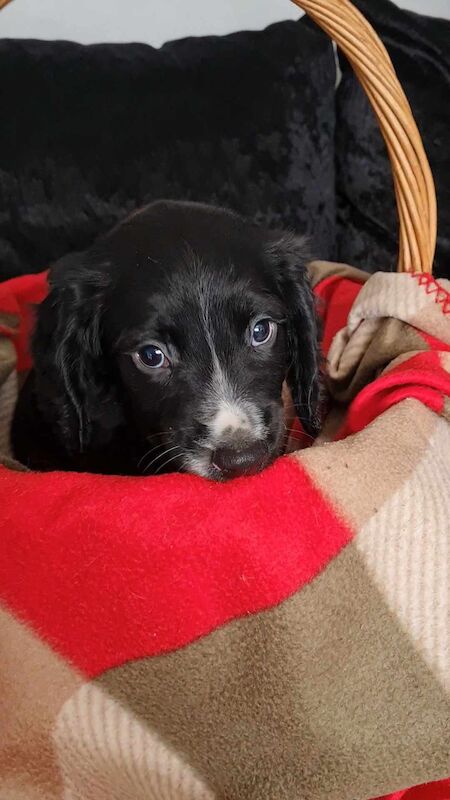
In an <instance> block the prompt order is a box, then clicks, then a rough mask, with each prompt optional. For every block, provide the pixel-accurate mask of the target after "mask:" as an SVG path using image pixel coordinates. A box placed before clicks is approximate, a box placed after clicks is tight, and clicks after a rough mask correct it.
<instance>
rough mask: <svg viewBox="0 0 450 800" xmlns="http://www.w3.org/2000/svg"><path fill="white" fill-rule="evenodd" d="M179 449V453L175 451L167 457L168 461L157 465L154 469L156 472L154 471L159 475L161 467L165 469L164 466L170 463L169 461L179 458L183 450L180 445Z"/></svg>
mask: <svg viewBox="0 0 450 800" xmlns="http://www.w3.org/2000/svg"><path fill="white" fill-rule="evenodd" d="M179 449H180V452H179V453H175V455H174V456H172V457H171V458H169V459H168V461H165V462H164V464H161V466H159V467H158V469H157V470H156V473H155V474H156V475H159V473H160V472H161V471H162V470H163V469H165V468H166V467H168V466H169V464H171V463H172V461H175V459H176V458H180V455H183V451H182V449H181V447H180V448H179Z"/></svg>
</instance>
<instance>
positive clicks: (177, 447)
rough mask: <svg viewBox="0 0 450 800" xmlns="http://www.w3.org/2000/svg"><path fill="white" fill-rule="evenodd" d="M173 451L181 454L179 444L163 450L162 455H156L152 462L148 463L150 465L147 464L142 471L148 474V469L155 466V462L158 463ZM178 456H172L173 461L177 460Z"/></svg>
mask: <svg viewBox="0 0 450 800" xmlns="http://www.w3.org/2000/svg"><path fill="white" fill-rule="evenodd" d="M173 450H178V451H179V452H181V453H182V452H183V451H182V449H181V447H180V445H179V444H175V445H174V446H173V447H169V449H168V450H164V451H163V452H162V453H160V454H159V455H157V456H156V457H155V458H154V459H153V461H151V462H150V464H147V466H146V468H145V469H144V472H148V470H149V469H150V467H152V466H153V464H156V462H157V461H159V459H160V458H164V456H167V455H168V454H169V453H171V452H173ZM178 455H179V453H176V454H175V456H174V459H175V458H177V456H178ZM159 469H160V468H158V471H159Z"/></svg>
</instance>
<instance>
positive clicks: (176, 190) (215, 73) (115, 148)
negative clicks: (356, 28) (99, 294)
mask: <svg viewBox="0 0 450 800" xmlns="http://www.w3.org/2000/svg"><path fill="white" fill-rule="evenodd" d="M0 75H1V80H0V104H1V108H2V121H1V125H0V278H5V277H8V276H12V275H16V274H19V273H23V272H28V271H36V270H40V269H42V268H43V267H45V266H46V265H47V264H48V262H50V261H52V260H54V259H55V258H57V257H59V256H60V255H62V254H64V253H65V252H67V251H70V250H73V249H81V248H83V247H85V246H86V245H88V244H89V243H90V242H92V240H93V239H94V238H95V237H96V236H97V235H98V234H99V233H101V232H103V231H105V230H107V229H108V228H110V227H111V226H112V225H113V224H114V223H115V222H116V221H117V220H119V219H121V218H122V217H123V216H124V215H126V214H127V213H128V212H130V211H131V210H132V209H134V208H135V207H137V206H140V205H142V204H144V203H146V202H149V201H151V200H152V199H155V198H159V197H171V198H189V199H193V200H202V201H212V202H216V203H221V204H225V205H227V206H230V207H232V208H235V209H237V210H239V211H241V212H244V213H246V214H248V215H250V216H252V217H255V218H257V219H259V220H261V221H265V222H267V223H269V224H270V225H282V226H289V227H292V228H294V229H296V230H298V231H300V232H305V231H306V232H308V233H309V234H311V235H312V237H313V249H314V252H315V253H316V254H317V255H319V256H322V257H331V256H332V255H333V247H334V242H335V192H334V182H335V176H334V119H335V109H334V86H335V62H334V57H333V52H332V47H331V44H330V42H329V41H328V39H327V37H325V35H323V34H322V33H321V32H320V31H319V30H318V29H313V28H311V27H310V26H309V25H306V24H304V22H303V21H302V20H300V21H299V22H298V23H294V22H286V23H280V24H276V25H272V26H270V27H269V28H268V29H267V30H265V31H262V32H255V33H239V34H234V35H231V36H226V37H207V38H199V39H186V40H182V41H178V42H173V43H169V44H167V45H165V46H164V47H163V48H162V49H160V50H155V49H153V48H151V47H148V46H146V45H139V44H123V45H122V44H121V45H96V46H90V47H85V46H81V45H77V44H73V43H67V42H53V43H49V42H37V41H14V40H4V41H1V42H0Z"/></svg>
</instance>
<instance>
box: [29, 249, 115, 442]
mask: <svg viewBox="0 0 450 800" xmlns="http://www.w3.org/2000/svg"><path fill="white" fill-rule="evenodd" d="M85 258H86V257H85V256H84V254H81V255H75V256H68V257H65V258H63V259H61V260H60V261H58V262H57V263H56V264H55V265H54V267H53V268H52V270H51V272H50V292H49V294H48V296H47V298H46V299H45V300H44V301H43V303H42V304H41V306H40V307H39V309H38V316H37V324H36V329H35V333H34V336H33V342H32V353H33V360H34V372H35V392H36V397H37V402H38V407H39V410H40V412H41V413H42V415H43V417H44V419H45V420H46V421H47V422H48V423H49V425H50V428H51V430H52V431H54V432H55V434H56V435H57V436H58V438H59V440H60V444H61V445H62V446H63V449H64V450H65V451H66V452H68V453H69V454H70V455H72V456H73V455H76V454H80V453H83V452H86V450H88V449H89V446H90V445H91V444H92V443H93V439H94V437H95V438H96V439H99V442H98V444H99V445H100V446H101V445H102V444H104V443H105V442H103V441H101V440H102V439H104V440H105V441H107V439H108V438H109V436H110V433H111V430H113V429H114V428H115V427H116V426H117V424H118V420H119V417H120V412H119V405H118V403H117V401H116V398H115V392H114V387H113V384H112V379H111V374H110V370H109V364H108V361H107V359H105V358H104V354H103V352H102V314H103V309H104V301H105V292H106V289H107V280H106V275H105V273H104V272H102V271H101V269H98V270H96V269H94V268H90V267H88V266H86V263H87V261H86V260H85Z"/></svg>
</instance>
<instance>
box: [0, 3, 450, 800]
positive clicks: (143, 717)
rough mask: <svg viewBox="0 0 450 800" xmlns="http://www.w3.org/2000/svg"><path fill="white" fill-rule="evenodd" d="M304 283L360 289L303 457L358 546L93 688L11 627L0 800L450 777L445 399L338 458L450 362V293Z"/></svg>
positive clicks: (416, 282) (344, 269)
mask: <svg viewBox="0 0 450 800" xmlns="http://www.w3.org/2000/svg"><path fill="white" fill-rule="evenodd" d="M0 2H1V0H0ZM309 269H310V274H311V280H312V282H313V284H314V285H317V284H318V283H319V282H320V281H321V280H323V279H326V278H331V277H333V276H336V275H339V276H345V277H347V278H349V279H350V280H353V281H356V282H359V283H361V284H363V288H362V290H361V292H360V294H359V296H358V297H357V299H356V301H355V303H354V305H353V308H352V310H351V313H350V315H349V319H348V324H347V327H346V328H345V329H344V330H342V331H340V332H339V333H338V334H337V336H336V337H335V339H334V341H333V343H332V346H331V348H330V352H329V357H328V368H329V378H328V383H329V390H330V395H331V397H332V399H333V401H334V404H333V407H332V408H331V411H330V414H329V416H328V418H327V420H326V421H325V425H324V429H323V432H322V434H321V436H320V437H319V439H318V441H317V446H314V447H312V448H310V449H308V450H303V451H301V452H298V453H294V454H293V455H291V456H289V457H290V458H293V459H296V460H297V461H298V462H299V463H300V464H301V465H302V466H303V467H304V468H306V470H307V471H308V472H309V474H310V475H311V476H312V479H313V481H314V482H315V483H316V485H317V487H318V488H319V489H320V490H321V492H322V494H323V495H324V496H325V497H327V498H328V499H329V501H330V503H331V504H332V506H333V508H334V509H335V512H336V513H337V514H338V515H340V516H341V517H342V518H343V519H345V520H346V521H347V522H348V523H349V525H350V526H351V528H352V530H353V531H354V533H355V536H354V539H353V541H352V542H351V543H350V544H349V545H347V547H346V548H345V549H344V550H343V551H342V552H341V553H340V555H339V556H338V557H337V558H335V559H334V560H333V561H332V562H331V563H330V564H329V565H328V566H327V568H326V569H325V570H324V571H323V572H322V573H321V574H320V575H319V576H318V577H317V578H316V579H315V580H314V581H313V582H312V583H310V584H309V585H307V586H306V587H304V588H303V589H302V590H301V591H298V592H297V593H295V594H294V595H293V596H292V597H291V598H289V599H287V600H286V601H285V602H284V603H281V604H280V605H279V606H277V607H275V608H273V609H271V610H268V611H265V612H262V613H258V614H255V615H253V616H247V617H245V618H243V619H237V620H234V621H233V622H231V623H230V624H228V625H225V626H223V627H221V628H219V629H217V630H215V631H214V632H213V633H211V634H210V635H209V636H205V637H204V638H202V639H200V640H198V641H196V642H194V643H193V644H191V645H189V646H187V647H185V648H183V649H179V650H177V651H175V652H173V653H170V654H168V655H165V656H161V657H155V658H142V659H139V660H136V661H134V662H130V663H127V664H124V665H123V666H121V667H119V668H116V669H113V670H110V671H108V672H106V673H105V674H103V675H100V676H99V677H98V678H97V680H95V681H92V682H87V681H86V680H85V679H84V678H83V677H82V676H80V675H79V674H78V673H77V671H76V670H74V669H72V667H71V666H70V665H69V664H67V663H66V662H64V660H63V659H61V658H60V657H59V656H58V655H56V654H55V653H53V652H52V651H51V650H50V648H49V647H48V646H47V645H46V644H45V643H44V642H43V641H41V640H40V639H39V636H38V634H37V633H33V632H31V631H30V630H29V629H27V628H26V627H25V626H23V625H22V624H21V622H20V621H19V620H17V619H15V618H14V616H13V615H12V614H10V613H8V612H6V611H0V800H125V799H126V798H127V800H128V799H129V800H300V798H301V800H369V798H370V797H373V796H376V795H382V794H385V793H386V794H387V793H389V792H392V791H394V790H396V789H402V788H406V787H407V786H412V785H414V784H419V783H422V782H426V781H429V780H438V779H440V778H447V777H448V776H449V775H450V570H449V564H450V426H449V423H450V399H449V398H446V399H445V401H444V404H443V410H442V413H441V415H440V416H439V415H438V414H435V413H433V412H432V411H431V410H429V409H428V408H427V407H425V406H424V405H423V404H422V403H420V402H418V401H417V400H414V399H408V400H404V401H403V402H401V403H399V404H398V405H396V406H394V407H392V408H390V409H389V410H388V411H387V412H385V413H384V414H382V415H381V416H379V417H378V418H377V419H375V420H374V421H373V422H372V423H371V424H370V425H368V426H367V427H366V428H365V429H364V430H363V431H361V432H360V433H358V434H357V435H355V436H350V437H348V438H347V439H344V440H343V441H339V442H337V443H333V444H331V440H332V439H333V437H334V436H335V435H336V432H337V431H338V430H339V428H340V426H341V424H342V420H343V418H344V416H345V413H346V409H347V407H348V403H350V402H351V401H352V400H353V398H354V397H355V396H356V395H357V394H358V392H359V391H360V390H361V389H362V388H363V387H365V386H366V385H367V384H368V383H370V382H371V381H372V380H373V379H374V378H376V377H377V376H379V375H380V374H382V373H384V372H387V371H389V370H392V368H393V367H394V366H398V365H400V364H402V363H404V362H406V361H407V360H408V359H409V358H411V356H413V355H415V354H417V353H421V354H422V353H424V352H426V351H427V350H428V349H429V345H428V343H427V338H426V336H423V335H422V334H421V332H424V333H425V334H427V335H429V336H432V337H436V338H438V339H440V340H441V341H442V342H444V343H445V344H447V345H450V300H449V295H448V292H450V282H448V281H447V282H446V281H440V282H436V281H434V280H433V279H431V278H430V277H427V278H426V279H425V278H413V277H411V276H409V275H395V276H394V275H388V274H375V275H373V276H368V275H366V274H364V273H361V272H360V271H359V270H355V269H354V268H352V267H348V266H347V265H344V264H338V265H336V264H329V263H325V262H314V263H313V264H311V265H310V267H309ZM2 321H3V324H5V323H6V322H8V324H11V322H12V321H13V320H12V319H11V318H10V317H8V319H7V320H5V319H3V320H2V319H1V318H0V322H2ZM434 358H435V363H437V361H438V360H439V363H440V365H441V366H442V368H443V370H446V371H447V372H448V373H450V352H446V351H445V350H444V348H443V351H442V352H439V353H437V355H436V357H434ZM15 363H16V359H15V353H14V348H13V346H12V344H11V342H10V341H7V340H6V339H5V338H1V337H0V463H3V464H6V465H10V466H12V467H15V468H16V467H17V468H21V467H20V465H16V464H15V462H13V461H12V459H11V453H10V447H9V430H10V424H11V418H12V412H13V407H14V404H15V402H16V398H17V375H16V372H15ZM288 401H289V398H288V397H287V402H288ZM293 443H294V440H293V441H292V442H291V444H293ZM0 513H1V510H0ZM298 513H299V519H301V513H302V507H301V499H300V498H299V510H298ZM34 533H35V532H33V531H30V535H34ZM74 613H76V609H74ZM174 624H176V621H175V622H174Z"/></svg>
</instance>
